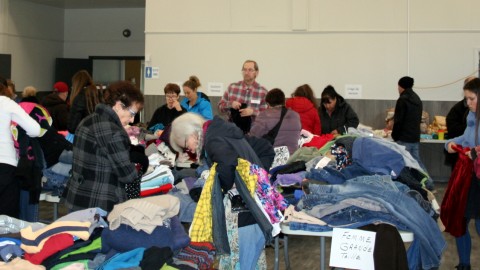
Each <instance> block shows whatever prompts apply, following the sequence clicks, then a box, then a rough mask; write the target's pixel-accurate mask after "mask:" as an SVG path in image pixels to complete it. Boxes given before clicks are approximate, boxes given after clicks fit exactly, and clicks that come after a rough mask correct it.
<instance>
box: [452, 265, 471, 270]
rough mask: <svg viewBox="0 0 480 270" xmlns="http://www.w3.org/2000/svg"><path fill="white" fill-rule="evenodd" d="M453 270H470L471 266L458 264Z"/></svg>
mask: <svg viewBox="0 0 480 270" xmlns="http://www.w3.org/2000/svg"><path fill="white" fill-rule="evenodd" d="M455 269H457V270H471V269H472V266H470V265H469V264H467V265H465V264H459V265H457V266H455Z"/></svg>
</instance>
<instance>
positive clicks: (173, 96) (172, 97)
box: [165, 95, 178, 99]
mask: <svg viewBox="0 0 480 270" xmlns="http://www.w3.org/2000/svg"><path fill="white" fill-rule="evenodd" d="M177 97H178V96H177V95H166V96H165V98H166V99H176V98H177Z"/></svg>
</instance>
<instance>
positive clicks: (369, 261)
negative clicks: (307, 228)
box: [330, 228, 376, 269]
mask: <svg viewBox="0 0 480 270" xmlns="http://www.w3.org/2000/svg"><path fill="white" fill-rule="evenodd" d="M375 235H376V233H375V232H369V231H362V230H355V229H341V228H334V229H333V234H332V247H331V250H330V266H333V267H342V268H349V269H375V266H374V262H373V249H374V247H375Z"/></svg>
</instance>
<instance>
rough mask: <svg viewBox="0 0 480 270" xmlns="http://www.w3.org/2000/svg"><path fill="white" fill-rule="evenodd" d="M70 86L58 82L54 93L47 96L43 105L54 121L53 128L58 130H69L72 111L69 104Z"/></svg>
mask: <svg viewBox="0 0 480 270" xmlns="http://www.w3.org/2000/svg"><path fill="white" fill-rule="evenodd" d="M67 97H68V85H67V84H66V83H64V82H56V83H55V84H54V85H53V92H52V93H51V94H49V95H47V96H46V97H45V98H44V99H43V101H42V105H43V106H44V107H45V108H47V110H48V112H49V113H50V115H51V116H52V119H53V124H52V125H53V127H54V128H55V129H56V130H67V126H68V117H69V115H70V109H69V106H68V103H67V101H66V100H67Z"/></svg>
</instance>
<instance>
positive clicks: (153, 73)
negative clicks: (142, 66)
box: [152, 67, 160, 79]
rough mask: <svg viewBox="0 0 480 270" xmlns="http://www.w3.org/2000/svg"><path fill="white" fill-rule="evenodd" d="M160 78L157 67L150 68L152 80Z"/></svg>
mask: <svg viewBox="0 0 480 270" xmlns="http://www.w3.org/2000/svg"><path fill="white" fill-rule="evenodd" d="M158 78H160V68H159V67H152V79H158Z"/></svg>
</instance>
